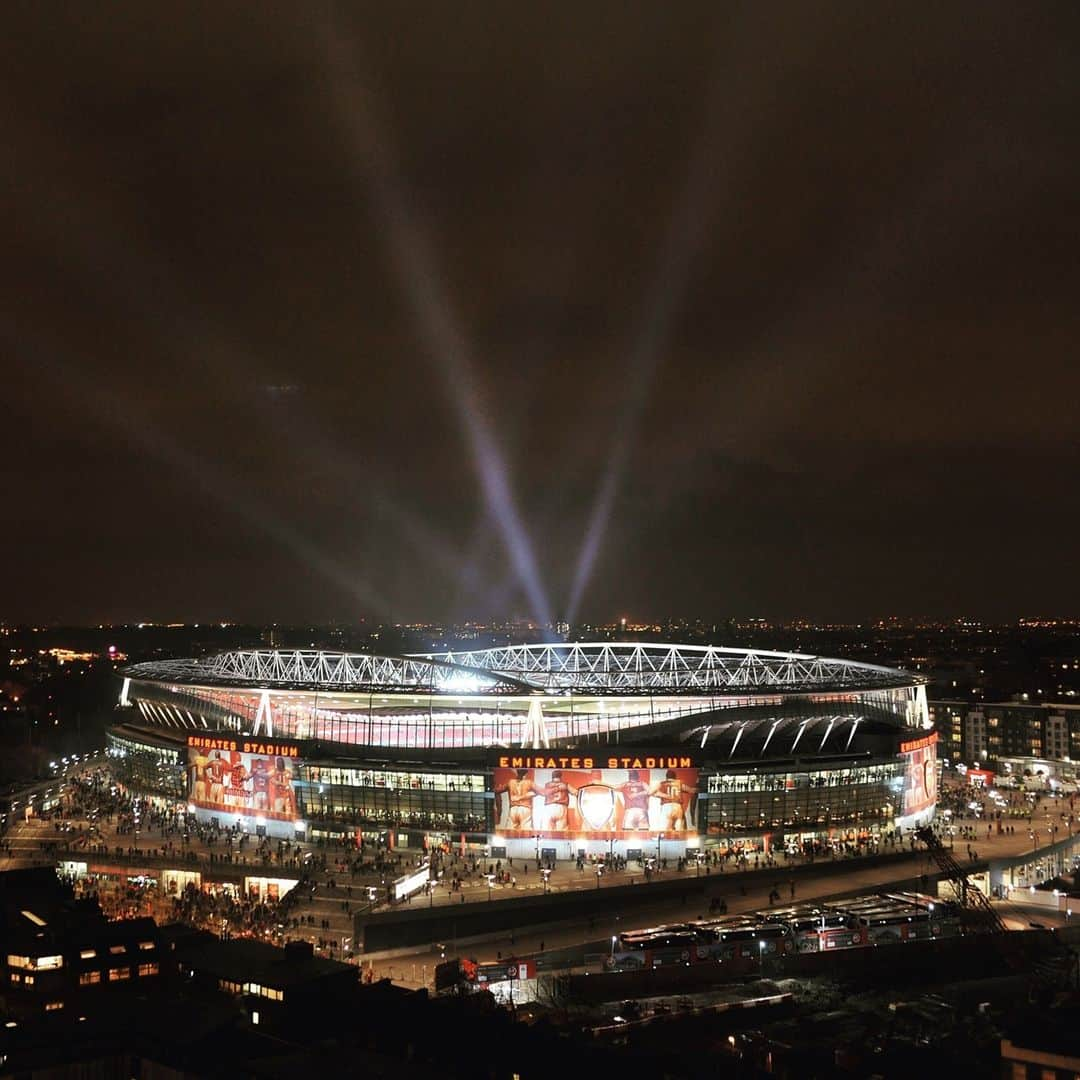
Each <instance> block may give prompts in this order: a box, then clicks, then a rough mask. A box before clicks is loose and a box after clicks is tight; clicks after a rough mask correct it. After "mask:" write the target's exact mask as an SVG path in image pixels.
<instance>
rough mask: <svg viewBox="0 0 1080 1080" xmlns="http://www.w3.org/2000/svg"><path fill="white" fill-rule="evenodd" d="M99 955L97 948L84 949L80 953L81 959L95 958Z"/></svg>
mask: <svg viewBox="0 0 1080 1080" xmlns="http://www.w3.org/2000/svg"><path fill="white" fill-rule="evenodd" d="M95 956H97V949H83V950H82V952H80V953H79V959H80V960H93V959H94V957H95Z"/></svg>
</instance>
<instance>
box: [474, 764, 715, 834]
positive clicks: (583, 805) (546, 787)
mask: <svg viewBox="0 0 1080 1080" xmlns="http://www.w3.org/2000/svg"><path fill="white" fill-rule="evenodd" d="M539 760H545V759H543V758H540V759H539ZM589 760H590V764H591V763H592V759H589ZM616 760H619V763H620V765H621V764H622V761H621V759H616ZM628 760H629V761H631V762H634V761H636V760H637V759H628ZM657 760H662V761H663V762H664V763H665V764H664V766H663V767H647V766H646V765H645V764H644V762H645V761H648V762H655V761H657ZM689 760H690V759H689V758H682V759H679V758H674V757H673V758H670V759H669V758H662V759H657V758H647V759H643V761H642V764H639V765H636V764H630V765H628V766H627V767H619V768H607V767H600V768H583V767H581V765H582V764H584V762H579V761H578V759H576V758H575V759H571V762H572V764H571V765H570V767H566V768H564V767H555V768H536V767H531V768H526V767H518V768H508V767H502V766H500V767H496V769H495V770H494V790H495V800H496V802H495V813H496V825H495V828H496V831H497V832H499V833H500V834H503V835H506V836H535V837H540V838H542V839H571V838H596V837H603V838H604V839H635V838H638V839H640V838H642V837H646V836H657V835H659V834H661V833H663V834H665V835H669V834H675V833H682V834H686V835H694V834H696V833H697V828H698V812H697V810H698V807H697V800H698V771H697V769H696V768H693V767H687V766H683V767H679V766H680V765H681V764H682V762H689ZM669 761H671V762H676V764H675V765H670V764H667V762H669ZM574 762H577V763H578V767H576V768H575V767H573V763H574ZM604 764H605V765H606V764H608V762H607V760H606V759H604Z"/></svg>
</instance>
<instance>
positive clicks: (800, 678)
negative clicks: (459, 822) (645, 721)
mask: <svg viewBox="0 0 1080 1080" xmlns="http://www.w3.org/2000/svg"><path fill="white" fill-rule="evenodd" d="M427 655H428V657H429V658H430V659H432V660H438V661H442V662H446V663H453V664H463V665H465V666H467V667H470V668H477V669H481V670H483V671H490V672H493V673H496V674H498V675H501V676H507V677H510V678H513V679H516V680H519V681H521V682H527V683H529V684H531V685H532V686H534V687H536V688H537V689H543V690H548V691H551V690H572V691H581V692H592V693H605V692H606V693H618V694H627V693H630V694H633V693H641V692H648V693H663V694H672V693H674V694H703V693H705V694H709V693H743V692H752V691H763V690H764V691H774V692H775V691H791V692H794V691H801V690H846V689H886V688H888V687H893V686H910V685H911V684H912V683H917V682H922V681H924V680H923V679H922V678H921V677H920V676H915V675H911V674H909V673H907V672H904V671H898V670H895V669H893V668H886V667H878V666H876V665H873V664H862V663H857V662H856V661H853V660H832V659H828V658H825V657H821V656H811V655H808V654H805V653H788V652H768V651H764V650H760V649H728V648H721V647H719V646H715V645H669V644H662V643H655V642H627V641H623V642H589V643H578V642H572V643H564V642H557V643H552V644H543V645H508V646H504V647H502V648H495V649H481V650H478V651H470V652H447V653H431V654H427Z"/></svg>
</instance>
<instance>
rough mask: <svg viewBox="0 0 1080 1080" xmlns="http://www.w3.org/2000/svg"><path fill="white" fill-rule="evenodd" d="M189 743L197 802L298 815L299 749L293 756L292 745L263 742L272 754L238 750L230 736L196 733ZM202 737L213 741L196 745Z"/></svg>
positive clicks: (289, 817) (283, 817) (277, 816)
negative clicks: (296, 767) (209, 736)
mask: <svg viewBox="0 0 1080 1080" xmlns="http://www.w3.org/2000/svg"><path fill="white" fill-rule="evenodd" d="M188 742H189V745H188V773H189V784H190V786H189V789H188V790H189V793H190V798H191V801H192V803H194V805H195V806H197V807H199V808H201V809H203V810H215V811H219V812H220V813H222V814H225V815H228V814H245V815H250V816H255V817H265V818H269V819H273V820H276V821H294V820H295V819H296V816H297V808H296V793H295V792H294V790H293V778H294V777H293V765H294V763H295V756H294V753H295V752H293V756H290V750H289V748H285V749H283V748H282V747H278V746H275V745H273V744H269V745H265V747H264V746H263V745H262V744H259V745H260V749H263V748H265V750H267V751H269V752H268V753H251V752H250V750H237V749H234V748H233V747H234V746H235V745H236V744H235V743H232V742H227V741H226V740H209V739H206V740H199V739H194V738H193V739H189V741H188ZM199 742H205V743H207V744H208V745H205V746H203V745H193V744H197V743H199ZM215 743H222V744H223V745H214V744H215ZM243 745H250V744H243ZM276 751H281V752H276Z"/></svg>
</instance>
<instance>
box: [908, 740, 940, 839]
mask: <svg viewBox="0 0 1080 1080" xmlns="http://www.w3.org/2000/svg"><path fill="white" fill-rule="evenodd" d="M937 740H938V736H937V733H936V732H931V733H930V734H929V735H926V736H924V737H923V738H921V739H913V740H911V741H910V742H905V743H901V744H900V751H901V753H902V754H903V755H904V762H905V766H904V817H905V818H906V817H910V816H911V815H914V814H921V813H923V812H924V811H926V810H929V809H930V807H932V806H933V805H934V804H935V803H936V802H937Z"/></svg>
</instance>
